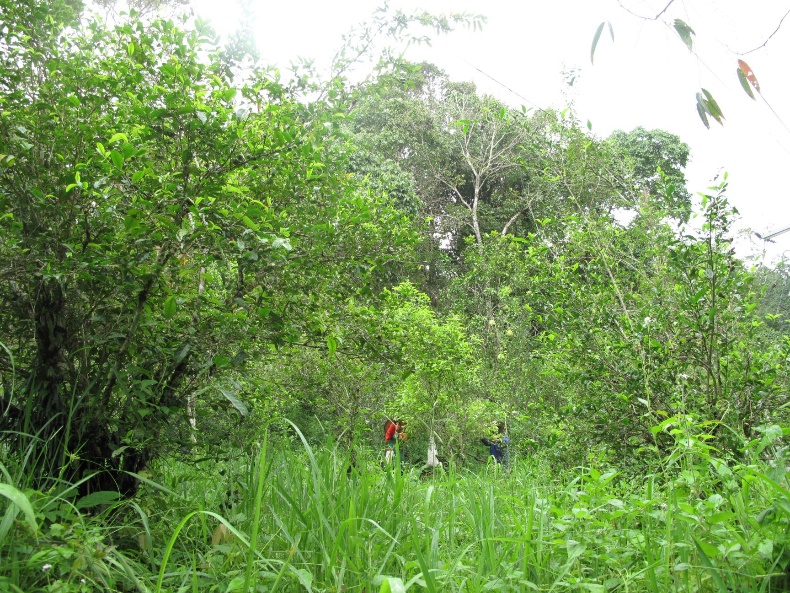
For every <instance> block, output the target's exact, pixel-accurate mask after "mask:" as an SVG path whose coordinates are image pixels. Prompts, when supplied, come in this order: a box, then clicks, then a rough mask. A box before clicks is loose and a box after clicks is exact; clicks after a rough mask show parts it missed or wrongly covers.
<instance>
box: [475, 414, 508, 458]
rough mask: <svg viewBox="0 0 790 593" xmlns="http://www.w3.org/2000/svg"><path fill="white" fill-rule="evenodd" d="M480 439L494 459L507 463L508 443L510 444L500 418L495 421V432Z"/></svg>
mask: <svg viewBox="0 0 790 593" xmlns="http://www.w3.org/2000/svg"><path fill="white" fill-rule="evenodd" d="M480 441H481V442H482V443H483V444H484V445H485V446H486V447H488V451H489V453H490V454H491V457H493V458H494V461H496V462H497V463H503V464H505V465H507V463H508V462H509V461H510V455H509V453H508V445H509V444H510V437H508V436H507V434H505V423H504V422H502V421H501V420H500V421H499V422H497V423H496V432H495V433H494V434H493V435H492V437H491V438H490V439H489V438H483V439H480Z"/></svg>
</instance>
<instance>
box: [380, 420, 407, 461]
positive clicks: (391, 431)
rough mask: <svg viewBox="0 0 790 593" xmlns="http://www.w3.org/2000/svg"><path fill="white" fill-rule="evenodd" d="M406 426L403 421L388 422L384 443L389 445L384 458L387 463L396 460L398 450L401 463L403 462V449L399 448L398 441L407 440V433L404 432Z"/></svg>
mask: <svg viewBox="0 0 790 593" xmlns="http://www.w3.org/2000/svg"><path fill="white" fill-rule="evenodd" d="M405 425H406V423H405V422H404V421H403V420H388V421H387V424H386V428H385V429H384V442H385V443H386V444H387V451H386V453H385V454H384V458H385V459H386V460H387V463H389V462H390V461H392V460H393V459H394V458H395V451H396V449H397V450H398V451H399V455H400V459H401V461H403V448H402V447H401V446H398V441H403V440H404V439H405V438H406V433H405V432H404V430H403V428H404V426H405Z"/></svg>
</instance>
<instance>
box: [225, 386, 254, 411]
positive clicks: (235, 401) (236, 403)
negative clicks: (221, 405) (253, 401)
mask: <svg viewBox="0 0 790 593" xmlns="http://www.w3.org/2000/svg"><path fill="white" fill-rule="evenodd" d="M219 392H220V393H221V394H222V395H224V396H225V399H227V400H228V401H229V402H230V403H231V405H232V406H233V407H234V408H236V409H237V410H238V411H239V414H241V415H242V416H247V415H248V414H249V413H250V412H249V410H248V409H247V406H245V405H244V402H243V401H241V400H240V399H239V398H238V396H237V395H236V394H235V393H233V392H232V391H228V390H227V389H225V388H223V387H220V388H219Z"/></svg>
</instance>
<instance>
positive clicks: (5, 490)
mask: <svg viewBox="0 0 790 593" xmlns="http://www.w3.org/2000/svg"><path fill="white" fill-rule="evenodd" d="M0 496H4V497H5V498H7V499H8V500H9V501H11V504H13V505H15V506H16V507H17V508H18V509H19V510H20V511H22V513H24V515H25V520H26V521H27V524H28V525H29V526H30V529H32V530H33V531H38V525H37V524H36V514H35V513H34V512H33V506H32V505H31V504H30V501H29V500H28V499H27V496H25V495H24V494H23V493H22V492H21V491H19V490H17V489H16V488H14V487H13V486H11V485H10V484H0Z"/></svg>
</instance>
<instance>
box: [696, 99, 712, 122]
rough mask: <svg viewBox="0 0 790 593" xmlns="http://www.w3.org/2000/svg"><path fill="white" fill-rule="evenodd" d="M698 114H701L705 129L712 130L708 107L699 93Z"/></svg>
mask: <svg viewBox="0 0 790 593" xmlns="http://www.w3.org/2000/svg"><path fill="white" fill-rule="evenodd" d="M697 113H698V114H699V117H700V119H701V120H702V123H703V124H705V127H706V128H708V129H710V122H709V121H708V106H707V104H706V103H705V98H704V97H703V96H702V93H697Z"/></svg>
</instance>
